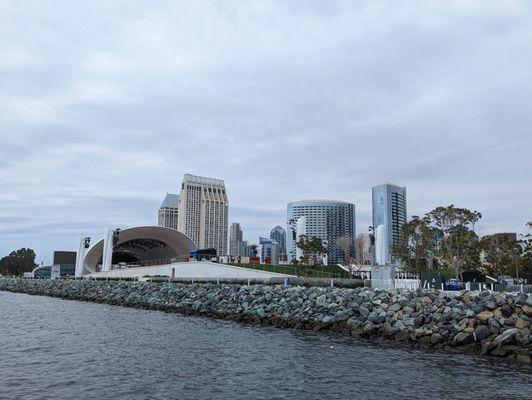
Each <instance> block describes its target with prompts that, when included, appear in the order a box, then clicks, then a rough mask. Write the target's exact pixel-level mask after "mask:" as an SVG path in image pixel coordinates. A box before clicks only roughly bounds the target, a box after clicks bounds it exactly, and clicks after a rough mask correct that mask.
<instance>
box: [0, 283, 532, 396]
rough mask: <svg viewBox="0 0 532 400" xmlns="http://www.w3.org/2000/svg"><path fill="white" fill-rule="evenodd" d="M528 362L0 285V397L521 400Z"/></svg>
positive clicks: (529, 376)
mask: <svg viewBox="0 0 532 400" xmlns="http://www.w3.org/2000/svg"><path fill="white" fill-rule="evenodd" d="M531 382H532V369H531V368H529V367H524V366H519V365H515V364H511V363H507V362H504V361H500V360H491V359H486V358H483V357H478V356H470V355H467V356H466V355H449V354H442V353H438V352H428V351H419V350H414V349H412V348H410V347H407V346H402V345H397V344H393V343H386V344H375V343H370V342H367V341H364V340H360V339H355V338H350V337H342V336H336V335H332V334H331V335H326V334H322V333H314V332H304V331H295V330H281V329H276V328H269V327H267V328H265V327H253V326H244V325H238V324H234V323H232V322H227V321H219V320H209V319H204V318H194V317H185V316H180V315H175V314H165V313H162V312H156V311H145V310H135V309H127V308H121V307H116V306H108V305H101V304H93V303H84V302H75V301H64V300H59V299H52V298H46V297H40V296H28V295H22V294H12V293H7V292H0V398H1V399H3V400H4V399H5V400H11V399H26V400H34V399H35V400H37V399H39V400H41V399H62V400H69V399H76V400H77V399H95V400H103V399H117V400H121V399H124V400H126V399H128V400H129V399H153V400H167V399H205V398H208V399H213V400H215V399H226V398H232V399H253V400H255V399H323V398H327V399H351V398H356V399H382V398H393V399H425V398H437V399H483V400H484V399H488V398H504V399H523V398H529V396H530V393H532V383H531Z"/></svg>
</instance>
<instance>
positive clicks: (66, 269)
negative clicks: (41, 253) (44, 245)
mask: <svg viewBox="0 0 532 400" xmlns="http://www.w3.org/2000/svg"><path fill="white" fill-rule="evenodd" d="M75 270H76V252H75V251H54V257H53V265H40V266H38V267H36V268H35V269H34V270H33V271H32V272H31V274H32V276H33V277H34V278H45V279H50V278H51V277H52V273H54V277H55V278H59V277H67V276H72V277H73V276H74V274H75Z"/></svg>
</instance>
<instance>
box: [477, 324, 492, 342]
mask: <svg viewBox="0 0 532 400" xmlns="http://www.w3.org/2000/svg"><path fill="white" fill-rule="evenodd" d="M491 335H492V333H491V331H490V329H489V328H488V327H487V326H486V325H479V326H477V329H476V330H475V338H476V340H477V341H482V340H484V339H487V338H488V337H490V336H491Z"/></svg>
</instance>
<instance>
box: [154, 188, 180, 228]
mask: <svg viewBox="0 0 532 400" xmlns="http://www.w3.org/2000/svg"><path fill="white" fill-rule="evenodd" d="M178 207H179V196H178V195H177V194H173V193H166V196H165V197H164V200H163V203H162V204H161V207H160V208H159V215H158V219H157V226H162V227H165V228H172V229H175V230H177V216H178V215H179V213H178Z"/></svg>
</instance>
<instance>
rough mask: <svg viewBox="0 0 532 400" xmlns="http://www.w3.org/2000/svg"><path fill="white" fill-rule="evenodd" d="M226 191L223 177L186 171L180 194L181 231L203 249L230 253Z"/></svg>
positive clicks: (179, 221)
mask: <svg viewBox="0 0 532 400" xmlns="http://www.w3.org/2000/svg"><path fill="white" fill-rule="evenodd" d="M228 207H229V201H228V199H227V192H226V190H225V183H224V181H223V180H221V179H212V178H205V177H201V176H195V175H190V174H185V176H184V177H183V183H182V184H181V193H180V195H179V207H178V208H179V216H178V224H177V226H178V229H177V230H178V231H180V232H182V233H184V234H185V235H187V236H188V237H189V238H191V239H192V241H193V242H194V243H195V244H196V246H197V247H198V248H200V249H207V248H214V249H216V252H217V254H218V255H219V256H225V255H227V253H228V252H227V224H228V221H227V219H228Z"/></svg>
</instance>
